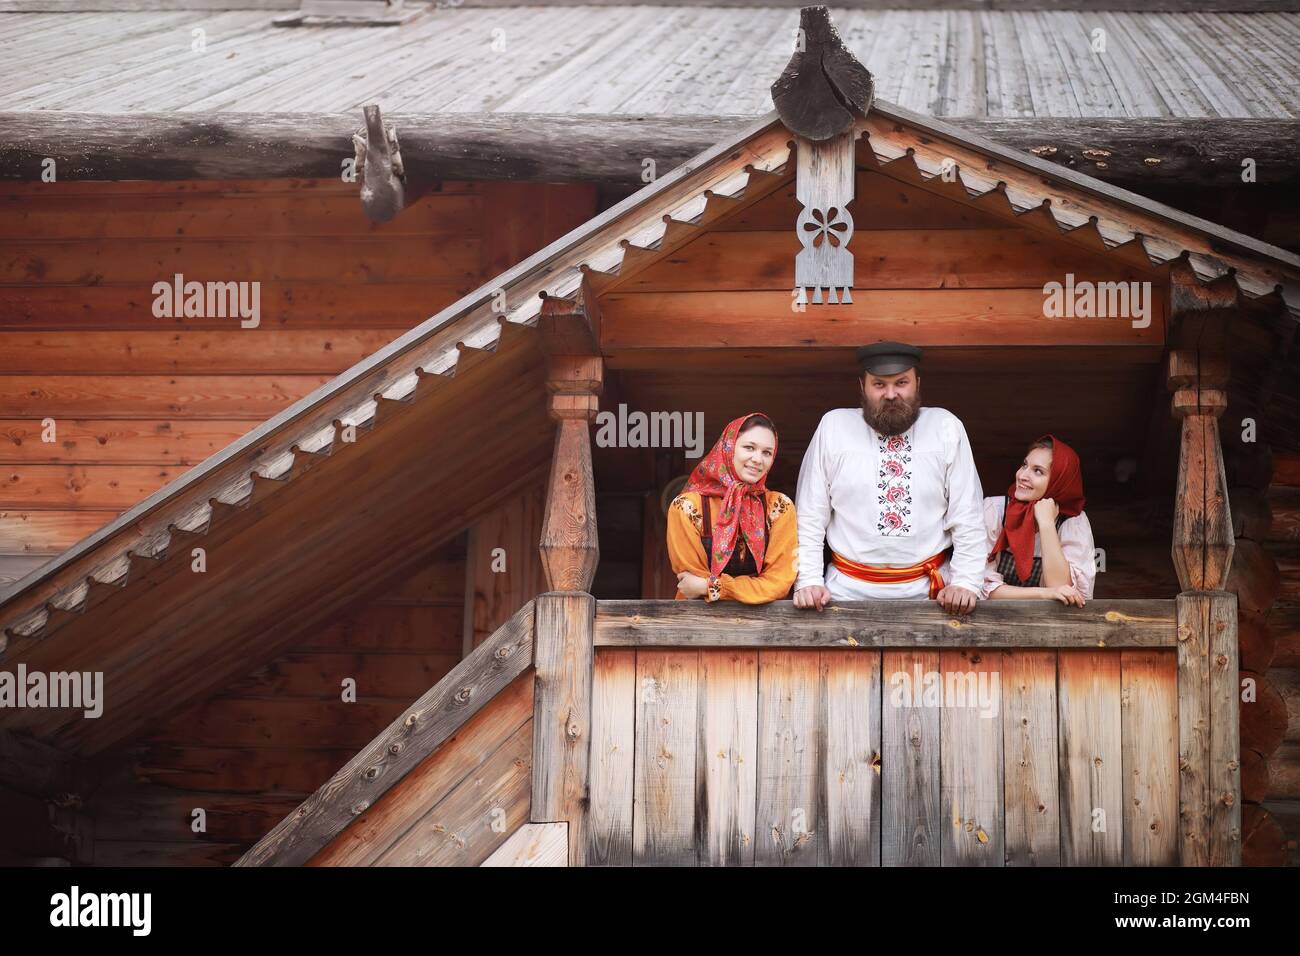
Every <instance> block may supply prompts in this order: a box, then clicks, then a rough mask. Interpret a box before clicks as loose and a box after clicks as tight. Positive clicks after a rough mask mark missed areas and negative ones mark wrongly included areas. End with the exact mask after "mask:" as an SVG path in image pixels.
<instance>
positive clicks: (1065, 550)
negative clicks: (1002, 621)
mask: <svg viewBox="0 0 1300 956" xmlns="http://www.w3.org/2000/svg"><path fill="white" fill-rule="evenodd" d="M1083 501H1084V498H1083V474H1082V472H1081V470H1080V467H1079V456H1078V455H1076V454H1075V452H1074V449H1073V448H1071V447H1070V446H1069V445H1067V444H1066V443H1065V442H1063V441H1061V440H1060V439H1059V438H1056V437H1055V436H1053V435H1044V436H1043V437H1042V438H1040V439H1038V440H1037V441H1035V442H1034V443H1033V444H1032V445H1030V446H1029V452H1028V454H1026V455H1025V459H1024V461H1022V462H1021V463H1020V468H1019V470H1017V471H1016V480H1015V481H1013V482H1012V483H1011V486H1010V487H1009V488H1008V489H1007V494H1006V496H1005V497H996V498H985V499H984V527H985V530H986V531H987V532H988V542H989V555H988V564H987V565H986V567H985V569H984V597H986V598H989V599H990V600H994V601H1000V600H1017V599H1019V600H1056V601H1060V602H1061V603H1063V604H1073V605H1076V606H1077V607H1083V605H1084V602H1086V601H1088V600H1089V599H1091V598H1092V587H1093V581H1094V579H1095V578H1096V575H1097V565H1096V563H1095V558H1094V551H1093V541H1092V526H1091V525H1089V523H1088V516H1087V515H1085V514H1084V513H1083Z"/></svg>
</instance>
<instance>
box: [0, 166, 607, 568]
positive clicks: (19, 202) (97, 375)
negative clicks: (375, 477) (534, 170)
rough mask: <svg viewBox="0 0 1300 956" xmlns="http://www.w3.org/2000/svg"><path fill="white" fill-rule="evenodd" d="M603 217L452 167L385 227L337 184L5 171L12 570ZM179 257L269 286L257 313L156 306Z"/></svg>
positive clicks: (5, 469)
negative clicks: (53, 179) (49, 436)
mask: <svg viewBox="0 0 1300 956" xmlns="http://www.w3.org/2000/svg"><path fill="white" fill-rule="evenodd" d="M595 212H596V195H595V190H594V187H586V186H562V185H547V184H519V183H465V182H446V183H443V184H442V187H441V189H440V191H437V192H434V193H431V194H430V195H428V196H426V197H424V198H422V199H421V200H420V201H418V202H417V203H415V204H414V205H413V206H412V207H411V208H410V209H407V210H406V211H405V212H403V213H402V214H401V215H400V216H399V217H397V218H396V219H395V220H393V221H392V222H390V223H387V224H385V225H383V226H376V225H373V224H371V223H370V222H369V221H368V220H367V219H366V218H365V216H364V215H363V214H362V212H361V208H360V202H359V200H358V198H357V187H356V185H355V184H345V183H340V182H335V181H332V180H276V181H265V182H258V181H236V182H222V181H183V182H172V183H154V182H121V183H100V182H96V183H91V182H83V183H77V182H63V183H49V184H45V183H3V184H0V477H3V481H2V482H0V584H4V583H7V582H8V581H11V580H13V579H15V578H17V577H21V576H22V575H23V574H26V573H27V571H29V570H31V568H33V567H35V566H36V565H38V564H40V563H42V562H43V561H44V560H47V559H48V557H49V556H50V555H54V554H58V553H59V552H61V551H63V550H64V549H66V548H67V547H69V546H70V545H72V544H73V543H75V542H76V541H78V540H80V539H81V538H82V537H84V536H85V535H87V534H89V533H91V532H92V531H94V530H95V529H96V528H98V527H100V526H101V525H103V524H104V523H105V522H107V521H109V520H111V519H112V518H113V517H115V516H116V515H118V514H120V513H121V512H122V511H124V510H126V509H127V508H129V507H130V506H131V505H133V504H135V503H136V502H138V501H139V500H141V499H142V498H144V497H146V496H147V495H149V494H150V493H152V492H153V491H155V490H156V489H158V488H159V487H161V486H162V485H163V484H165V483H166V482H167V481H169V480H171V479H172V478H175V477H176V476H177V475H179V474H181V473H183V472H184V471H185V470H186V469H187V468H189V467H190V466H192V465H195V464H197V463H198V462H200V461H202V460H203V459H204V458H206V457H207V456H208V455H210V454H212V453H213V452H215V451H217V450H218V449H220V448H222V447H223V446H225V445H226V444H228V443H229V442H231V441H233V440H235V439H236V438H238V437H239V436H240V435H242V434H243V433H245V432H246V431H248V430H249V429H250V428H252V427H253V426H255V425H257V424H258V423H260V422H262V421H264V420H265V419H266V418H268V417H270V416H271V415H273V414H275V413H276V412H277V411H279V410H280V409H281V408H283V407H285V406H286V405H288V404H289V403H291V402H292V401H294V400H296V399H298V398H300V397H302V396H303V395H306V394H307V393H308V392H310V391H311V390H312V389H314V388H316V386H318V385H320V384H321V383H323V382H325V381H328V380H329V379H330V378H332V377H333V376H334V375H336V374H338V373H339V372H340V371H342V370H343V369H345V368H347V367H349V366H350V365H352V364H354V363H355V362H357V361H358V360H360V359H362V358H363V357H365V356H366V355H368V354H370V353H371V352H373V351H374V350H375V349H377V348H379V347H380V346H382V345H384V344H385V343H387V342H389V341H390V340H392V339H393V338H395V337H396V336H397V335H399V334H400V333H401V332H403V331H405V330H406V329H409V328H411V327H412V326H414V325H416V324H418V323H419V322H421V321H423V320H424V319H426V318H428V317H429V316H430V315H432V314H434V313H435V312H437V311H438V310H440V309H441V308H443V307H445V306H446V305H448V304H450V303H451V302H453V301H455V300H456V299H457V298H458V297H459V296H461V295H463V294H464V293H466V292H468V291H470V290H472V289H474V288H476V287H477V286H478V285H480V284H481V283H482V282H484V281H486V280H487V279H489V278H491V277H492V276H494V275H496V274H497V273H499V272H500V271H501V270H503V269H505V268H507V267H509V266H510V265H513V264H514V263H515V262H518V261H519V260H521V259H523V258H525V257H526V256H528V255H529V254H531V253H532V252H534V251H536V250H537V249H539V248H541V247H542V246H544V245H545V244H546V243H547V242H550V241H551V240H553V239H555V238H557V237H558V236H561V235H563V234H564V233H565V232H567V231H569V230H570V229H572V228H574V227H575V226H577V225H579V224H581V223H582V222H584V221H585V220H586V219H588V218H589V217H590V216H591V215H593V214H594V213H595ZM178 272H179V273H181V274H182V275H183V276H184V277H185V279H186V280H197V281H201V282H207V281H222V282H226V281H235V282H254V281H256V282H259V283H260V311H261V321H260V325H259V326H258V327H257V328H250V329H241V328H240V324H239V319H238V318H198V317H191V318H156V317H155V316H154V314H153V301H154V295H153V291H152V289H153V284H154V283H155V282H158V281H170V280H171V279H172V276H173V275H174V274H175V273H178ZM46 418H53V419H54V421H55V424H56V428H57V431H56V433H55V438H56V440H55V441H53V442H43V441H42V440H41V439H42V421H43V420H44V419H46Z"/></svg>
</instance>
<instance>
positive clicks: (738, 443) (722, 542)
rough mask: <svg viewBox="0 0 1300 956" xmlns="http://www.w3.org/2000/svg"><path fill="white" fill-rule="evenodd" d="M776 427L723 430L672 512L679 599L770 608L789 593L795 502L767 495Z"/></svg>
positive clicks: (737, 425)
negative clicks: (728, 602)
mask: <svg viewBox="0 0 1300 956" xmlns="http://www.w3.org/2000/svg"><path fill="white" fill-rule="evenodd" d="M775 460H776V426H775V425H773V424H772V420H771V419H770V418H768V417H767V416H766V415H763V414H761V413H758V412H755V413H753V414H750V415H745V416H743V417H741V418H737V419H735V420H734V421H732V422H731V423H730V424H728V425H727V427H726V428H725V429H723V432H722V437H721V438H719V439H718V442H717V444H716V445H714V446H713V449H712V450H711V451H710V452H709V453H708V454H707V455H705V456H704V458H702V459H701V460H700V463H699V464H698V465H696V466H695V470H694V471H693V472H691V477H690V479H689V480H688V481H687V482H686V487H685V489H684V490H683V491H682V493H681V494H680V495H678V496H677V497H676V498H674V499H673V503H672V505H671V506H670V507H669V508H668V558H669V560H670V561H671V562H672V566H673V571H675V572H676V573H677V597H678V598H700V597H702V598H704V599H705V600H706V601H726V600H732V601H742V602H744V603H745V604H766V603H768V602H769V601H777V600H780V599H781V598H783V597H785V596H786V595H787V594H788V593H789V592H790V586H791V585H792V584H794V578H795V551H796V545H797V528H798V523H797V521H796V520H795V514H794V502H793V501H791V500H790V499H789V498H787V497H786V496H785V495H783V494H781V492H779V491H768V490H767V473H768V471H769V470H770V469H771V467H772V462H773V461H775Z"/></svg>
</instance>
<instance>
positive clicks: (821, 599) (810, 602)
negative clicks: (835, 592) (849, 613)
mask: <svg viewBox="0 0 1300 956" xmlns="http://www.w3.org/2000/svg"><path fill="white" fill-rule="evenodd" d="M830 601H831V592H830V591H828V590H827V589H826V588H825V587H823V586H822V585H820V584H814V585H812V586H811V587H806V588H800V589H799V590H797V591H795V592H794V606H795V607H802V608H812V607H815V608H816V609H817V610H819V611H821V610H824V609H825V607H826V605H827V604H829V603H830Z"/></svg>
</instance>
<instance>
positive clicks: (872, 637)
mask: <svg viewBox="0 0 1300 956" xmlns="http://www.w3.org/2000/svg"><path fill="white" fill-rule="evenodd" d="M1175 642H1176V640H1175V633H1174V607H1173V603H1172V602H1170V601H1159V600H1154V601H1091V602H1089V603H1088V605H1087V606H1086V607H1084V608H1066V607H1063V606H1058V605H1055V604H1049V603H1047V602H1040V601H1003V602H985V603H982V604H981V605H980V606H979V608H978V609H977V610H976V611H975V612H974V613H973V614H972V615H971V616H969V617H966V618H954V617H950V616H949V615H947V614H945V613H944V612H943V610H942V609H941V608H940V607H939V606H938V605H937V604H935V603H933V602H928V603H927V602H920V601H846V602H842V603H837V604H833V605H831V606H829V607H828V608H827V609H826V610H825V611H823V612H822V613H820V614H818V613H813V612H809V611H802V610H798V609H796V608H795V606H794V603H793V602H791V601H777V602H775V603H773V604H766V605H763V606H761V607H758V606H746V605H741V604H736V603H735V602H721V603H718V604H714V605H708V606H705V605H701V604H698V603H692V602H689V601H601V602H600V603H599V605H598V607H597V609H596V644H597V646H602V647H682V646H691V647H804V648H812V647H841V648H846V647H861V648H868V647H875V648H880V647H898V648H902V647H932V648H938V647H944V646H946V647H951V646H954V645H962V646H981V647H1062V648H1067V647H1080V646H1105V647H1111V648H1117V647H1173V646H1174V644H1175Z"/></svg>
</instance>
